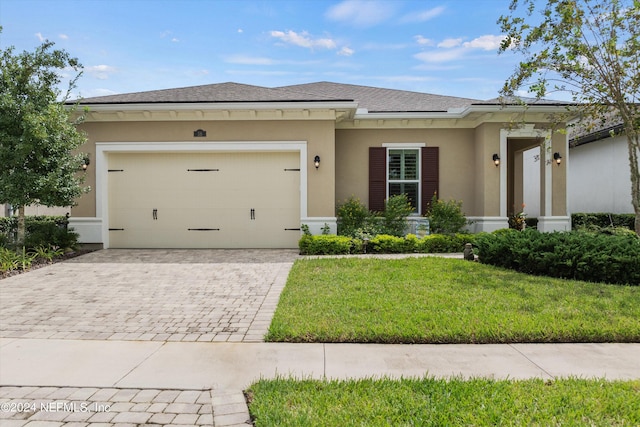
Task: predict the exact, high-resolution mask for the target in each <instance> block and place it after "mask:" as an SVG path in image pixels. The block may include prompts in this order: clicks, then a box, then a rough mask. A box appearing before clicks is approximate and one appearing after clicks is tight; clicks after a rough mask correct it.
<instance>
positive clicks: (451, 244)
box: [416, 234, 475, 254]
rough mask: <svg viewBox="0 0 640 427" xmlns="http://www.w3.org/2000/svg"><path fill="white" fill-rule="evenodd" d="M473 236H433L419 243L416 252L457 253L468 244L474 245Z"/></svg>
mask: <svg viewBox="0 0 640 427" xmlns="http://www.w3.org/2000/svg"><path fill="white" fill-rule="evenodd" d="M474 242H475V237H474V235H472V234H431V235H429V236H425V237H423V238H422V239H420V240H419V241H418V244H417V246H416V250H417V251H418V252H422V253H434V254H436V253H457V252H462V251H463V250H464V245H465V244H466V243H471V244H474Z"/></svg>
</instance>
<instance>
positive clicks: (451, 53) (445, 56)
mask: <svg viewBox="0 0 640 427" xmlns="http://www.w3.org/2000/svg"><path fill="white" fill-rule="evenodd" d="M465 52H466V49H463V48H458V49H447V50H432V51H429V52H420V53H417V54H415V55H413V57H414V58H416V59H419V60H420V61H424V62H430V63H432V62H449V61H455V60H456V59H460V58H462V56H464V54H465Z"/></svg>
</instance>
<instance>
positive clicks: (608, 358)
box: [0, 338, 640, 427]
mask: <svg viewBox="0 0 640 427" xmlns="http://www.w3.org/2000/svg"><path fill="white" fill-rule="evenodd" d="M0 360H1V361H2V363H0V386H2V387H1V388H0V401H2V403H6V402H10V403H12V404H20V402H27V403H29V402H45V403H46V404H51V403H58V404H60V401H62V402H63V403H61V404H62V405H64V404H65V403H64V402H72V401H75V402H77V403H78V404H85V405H90V406H89V408H100V407H108V408H109V411H99V410H96V411H94V412H95V413H91V412H87V411H85V412H83V411H75V412H73V411H72V412H68V411H67V412H64V411H62V412H60V411H53V412H51V411H40V412H34V413H29V414H27V413H24V414H7V413H5V414H0V425H2V426H16V427H20V426H27V427H28V426H31V425H33V426H36V425H47V426H51V427H55V426H77V425H83V426H87V425H92V424H96V423H100V425H110V426H125V425H131V424H145V423H146V424H163V425H168V424H170V425H177V424H189V425H200V426H212V425H215V426H223V425H226V426H229V425H234V426H240V425H247V424H248V423H249V414H248V410H247V407H246V404H245V403H244V396H243V394H242V390H244V389H245V388H246V387H247V386H249V385H250V384H251V383H252V382H253V381H255V380H257V379H259V378H273V377H276V376H285V377H288V376H294V377H297V378H316V379H324V378H326V379H346V378H371V377H383V376H384V377H392V378H399V377H423V376H433V377H453V376H455V377H464V378H471V377H490V378H495V379H507V378H508V379H524V378H543V379H552V378H555V377H568V376H575V377H582V378H606V379H609V380H615V379H638V378H640V344H505V345H493V344H489V345H389V344H287V343H198V342H195V343H194V342H148V341H91V340H55V339H46V340H41V339H20V338H3V339H0ZM207 402H210V403H207ZM33 404H34V405H35V403H33ZM65 408H66V407H65ZM67 409H68V408H67ZM20 416H23V418H20ZM82 417H85V418H84V419H83V418H82ZM42 422H45V423H47V424H38V423H42ZM75 422H79V423H80V424H74V423H75ZM103 423H106V424H103Z"/></svg>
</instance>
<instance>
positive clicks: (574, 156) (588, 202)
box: [524, 126, 633, 216]
mask: <svg viewBox="0 0 640 427" xmlns="http://www.w3.org/2000/svg"><path fill="white" fill-rule="evenodd" d="M610 131H614V133H615V134H616V136H613V137H612V136H611V133H610ZM620 131H621V126H613V127H611V128H607V129H602V130H599V131H597V132H591V133H583V134H581V135H580V136H575V137H574V136H572V135H569V138H570V141H569V147H570V148H569V154H570V156H569V158H570V161H569V162H568V163H567V164H566V167H567V171H568V172H567V173H568V176H567V195H568V200H567V203H568V209H569V212H570V213H599V212H604V213H633V205H632V203H631V170H630V168H629V151H628V147H627V139H626V137H625V136H624V134H620ZM539 153H540V150H539V149H538V148H535V149H532V150H530V151H528V152H527V153H525V156H526V158H527V159H528V160H527V161H526V163H525V198H524V199H525V200H529V201H531V203H532V205H533V206H532V209H531V211H528V210H527V209H529V203H527V208H526V209H525V212H527V214H528V215H529V216H532V215H531V213H532V212H535V210H536V209H535V203H536V200H535V197H536V195H537V193H538V189H537V182H538V177H539V175H540V173H539V164H538V161H539V157H538V156H539Z"/></svg>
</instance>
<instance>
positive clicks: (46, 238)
mask: <svg viewBox="0 0 640 427" xmlns="http://www.w3.org/2000/svg"><path fill="white" fill-rule="evenodd" d="M68 226H69V220H68V218H67V217H65V216H42V215H38V216H27V217H25V241H24V244H25V247H26V248H27V249H35V248H37V247H39V246H44V247H49V246H57V247H60V248H65V249H66V248H74V247H76V246H77V245H78V234H77V233H75V232H73V231H72V230H70V229H69V228H68ZM17 231H18V217H16V216H12V217H3V218H0V234H1V235H2V236H3V237H0V244H3V245H4V246H10V245H11V244H12V242H14V241H15V236H16V234H17Z"/></svg>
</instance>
